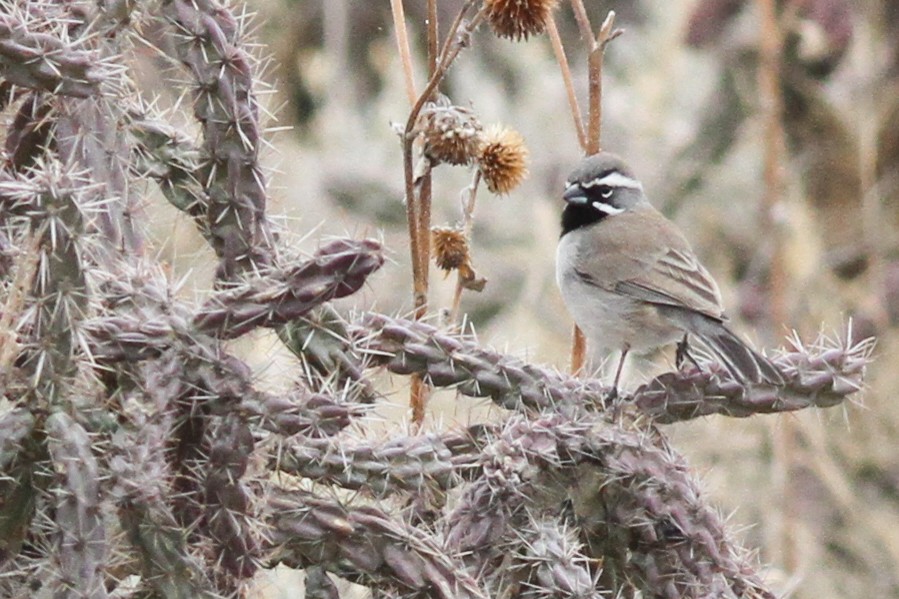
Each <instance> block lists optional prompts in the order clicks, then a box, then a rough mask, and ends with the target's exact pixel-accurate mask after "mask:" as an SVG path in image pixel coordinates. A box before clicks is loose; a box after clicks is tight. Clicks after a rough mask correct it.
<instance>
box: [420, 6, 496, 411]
mask: <svg viewBox="0 0 899 599" xmlns="http://www.w3.org/2000/svg"><path fill="white" fill-rule="evenodd" d="M475 4H477V0H468V1H467V2H466V3H465V5H464V6H463V7H462V9H461V10H460V11H459V13H458V14H457V15H456V18H455V20H454V21H453V23H452V25H451V26H450V28H449V31H448V32H447V38H446V41H445V42H444V44H443V46H442V48H441V51H440V54H439V56H438V55H437V54H436V48H438V47H440V45H439V40H438V39H437V19H436V10H437V9H436V4H434V5H433V6H432V5H431V4H430V3H429V5H428V13H429V15H430V18H429V20H430V23H429V25H428V54H429V59H428V62H429V65H431V66H432V69H433V70H432V72H431V73H430V79H429V80H428V84H427V85H426V86H425V89H424V90H423V91H422V92H421V95H419V96H418V98H417V99H416V100H415V102H414V103H413V105H412V110H411V111H410V112H409V118H408V119H407V120H406V128H405V130H404V132H403V174H404V177H405V191H406V221H407V223H408V229H409V250H410V252H411V258H412V293H413V303H414V305H415V312H414V314H415V318H416V319H419V318H422V317H423V316H424V315H425V314H426V313H427V309H428V274H429V269H430V259H431V258H430V254H431V252H430V245H431V244H430V229H431V176H430V172H428V173H426V174H425V176H424V177H423V178H422V180H421V182H420V185H419V188H418V192H419V193H416V182H415V172H414V166H413V164H412V158H413V152H412V147H413V144H414V142H415V135H414V134H413V131H414V130H415V124H416V122H417V121H418V116H419V114H421V110H422V108H423V107H424V105H425V104H426V103H427V102H429V101H431V100H432V99H433V95H434V92H435V91H436V90H437V87H438V86H439V85H440V82H441V81H443V78H444V77H445V76H446V73H447V71H448V70H449V67H450V65H451V64H452V63H453V61H454V60H455V59H456V57H457V56H458V55H459V52H460V51H461V50H462V47H463V46H464V45H465V44H464V43H463V42H462V41H460V38H459V37H458V34H459V32H460V29H461V27H462V23H463V22H464V20H465V17H466V15H468V13H469V11H470V10H471V9H472V8H473V7H474V6H475ZM484 14H485V13H484V9H482V10H481V11H479V12H478V14H477V15H476V16H475V17H474V18H473V19H472V21H471V22H470V23H469V24H468V27H467V28H468V30H469V31H472V30H474V29H475V28H476V27H477V26H478V25H479V24H480V21H481V20H482V19H483V17H484ZM427 396H428V387H427V385H426V384H425V382H424V380H423V379H421V378H420V377H417V376H416V377H412V381H411V390H410V398H409V402H410V404H411V407H412V422H413V423H414V425H415V426H416V427H420V426H421V424H422V422H423V421H424V415H425V405H426V403H427Z"/></svg>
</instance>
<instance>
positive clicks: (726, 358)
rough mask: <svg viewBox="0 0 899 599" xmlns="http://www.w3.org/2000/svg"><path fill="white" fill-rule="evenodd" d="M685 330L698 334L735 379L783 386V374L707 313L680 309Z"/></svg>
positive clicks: (680, 317) (680, 316) (679, 315)
mask: <svg viewBox="0 0 899 599" xmlns="http://www.w3.org/2000/svg"><path fill="white" fill-rule="evenodd" d="M678 312H679V314H678V315H677V316H678V317H679V318H678V320H680V321H681V322H682V323H683V324H684V329H685V330H686V331H687V332H689V333H692V334H693V335H695V336H696V337H697V338H698V339H699V340H700V341H702V343H703V344H704V345H705V346H706V347H708V348H709V349H710V350H711V351H712V353H713V354H715V357H717V358H718V359H719V360H721V363H722V364H723V365H724V367H725V368H727V370H728V371H729V372H730V373H731V374H732V375H734V378H736V379H738V380H740V381H744V382H747V381H748V382H752V383H768V384H771V385H782V384H783V383H784V378H783V373H782V372H781V371H780V370H779V369H778V368H777V366H775V365H774V364H772V363H771V361H770V360H769V359H768V358H766V357H765V356H763V355H761V354H759V353H758V352H757V351H755V350H754V349H752V348H751V347H749V346H748V345H746V343H745V342H744V341H743V340H742V339H740V338H739V337H737V335H736V334H735V333H734V332H733V331H731V330H730V329H729V328H727V327H726V326H725V325H724V323H722V322H721V321H719V320H716V319H714V318H711V317H709V316H706V315H704V314H699V313H697V312H690V311H686V310H678Z"/></svg>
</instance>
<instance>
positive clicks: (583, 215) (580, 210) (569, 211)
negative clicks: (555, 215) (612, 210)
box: [562, 204, 608, 235]
mask: <svg viewBox="0 0 899 599" xmlns="http://www.w3.org/2000/svg"><path fill="white" fill-rule="evenodd" d="M607 216H608V214H606V213H605V212H602V211H600V210H597V209H596V208H594V207H593V206H592V205H591V204H567V205H566V206H565V208H564V210H562V235H565V234H566V233H570V232H571V231H574V230H575V229H580V228H581V227H588V226H590V225H592V224H593V223H598V222H599V221H601V220H602V219H604V218H605V217H607Z"/></svg>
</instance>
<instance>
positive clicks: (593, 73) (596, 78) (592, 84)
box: [549, 0, 624, 374]
mask: <svg viewBox="0 0 899 599" xmlns="http://www.w3.org/2000/svg"><path fill="white" fill-rule="evenodd" d="M571 7H572V9H573V10H574V16H575V19H576V20H577V22H578V27H580V30H581V36H582V37H583V38H584V39H585V43H586V44H587V52H588V69H589V70H588V86H589V112H588V115H587V119H588V120H587V132H586V135H585V136H584V134H583V124H581V125H580V126H579V127H578V137H579V141H580V142H581V147H582V148H584V151H585V152H586V153H587V154H588V155H590V154H596V153H597V152H599V150H600V149H601V147H602V144H601V132H602V66H603V54H604V53H605V49H606V46H607V45H608V43H609V42H611V41H612V40H613V39H615V38H616V37H618V36H619V35H621V34H622V33H624V31H623V30H621V29H615V12H614V11H609V14H608V15H607V16H606V19H605V21H603V24H602V27H600V29H599V34H598V36H597V37H596V38H595V39H594V37H593V27H592V26H591V25H590V19H589V17H588V16H587V11H586V9H585V8H584V3H583V2H582V0H571ZM549 29H550V38H553V31H552V30H553V29H554V24H553V23H552V22H551V21H550V27H549ZM557 35H558V34H556V37H557ZM553 44H554V45H555V41H553ZM559 46H560V47H561V41H560V42H559ZM556 52H557V59H558V50H557V51H556ZM563 56H564V52H563ZM559 62H560V67H562V71H563V73H562V75H563V77H564V76H565V70H566V69H565V67H564V66H562V62H561V60H560V61H559ZM566 85H568V83H567V82H566ZM572 87H573V86H572ZM572 95H573V91H569V103H571V104H572V106H574V105H576V100H575V101H574V102H572V100H571V96H572ZM572 111H574V109H572ZM577 120H578V122H579V123H582V120H581V117H580V116H578V117H577ZM586 354H587V342H586V339H585V338H584V333H583V332H582V331H581V330H580V329H579V328H578V327H577V325H575V327H574V332H573V333H572V339H571V372H573V373H575V374H579V373H582V372H583V371H584V365H585V363H586Z"/></svg>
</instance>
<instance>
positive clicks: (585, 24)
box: [571, 0, 596, 52]
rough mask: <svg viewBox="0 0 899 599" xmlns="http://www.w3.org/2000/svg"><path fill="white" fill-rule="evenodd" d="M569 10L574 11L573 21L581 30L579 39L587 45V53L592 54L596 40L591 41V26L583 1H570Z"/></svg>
mask: <svg viewBox="0 0 899 599" xmlns="http://www.w3.org/2000/svg"><path fill="white" fill-rule="evenodd" d="M571 10H573V11H574V19H575V20H576V21H577V26H578V29H580V30H581V37H582V38H583V40H584V41H585V42H586V43H587V51H588V52H592V51H593V48H594V47H595V46H596V40H594V39H593V26H592V25H591V24H590V17H589V16H587V9H586V8H584V2H583V0H571Z"/></svg>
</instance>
